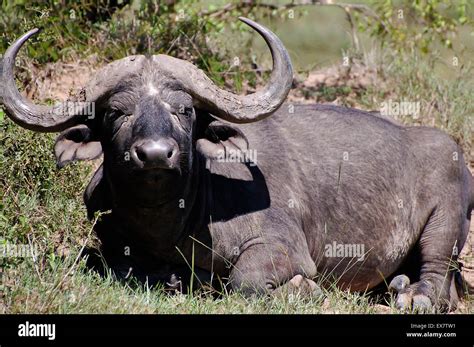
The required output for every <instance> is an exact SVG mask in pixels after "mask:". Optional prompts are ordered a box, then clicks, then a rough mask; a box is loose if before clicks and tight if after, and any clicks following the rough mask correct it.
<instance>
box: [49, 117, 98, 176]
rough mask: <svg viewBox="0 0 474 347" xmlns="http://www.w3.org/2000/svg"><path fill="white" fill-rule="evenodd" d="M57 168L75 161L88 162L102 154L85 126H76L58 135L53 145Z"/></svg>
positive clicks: (89, 130) (90, 131)
mask: <svg viewBox="0 0 474 347" xmlns="http://www.w3.org/2000/svg"><path fill="white" fill-rule="evenodd" d="M54 154H55V155H56V163H57V165H58V167H59V168H62V167H64V166H65V165H66V164H68V163H70V162H73V161H76V160H90V159H94V158H97V157H98V156H99V155H101V154H102V146H101V144H100V142H99V141H97V140H95V139H94V137H93V133H92V130H91V129H90V128H89V127H87V126H86V125H83V124H81V125H77V126H74V127H71V128H69V129H66V130H64V131H63V132H62V133H61V134H59V136H58V138H57V139H56V143H55V145H54Z"/></svg>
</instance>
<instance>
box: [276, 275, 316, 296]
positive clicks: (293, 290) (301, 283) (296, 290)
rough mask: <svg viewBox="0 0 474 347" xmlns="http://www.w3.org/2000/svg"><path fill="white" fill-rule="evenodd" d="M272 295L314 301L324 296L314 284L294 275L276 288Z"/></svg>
mask: <svg viewBox="0 0 474 347" xmlns="http://www.w3.org/2000/svg"><path fill="white" fill-rule="evenodd" d="M273 294H275V295H282V296H288V295H292V296H293V295H300V296H304V297H310V298H315V299H318V298H322V297H323V296H324V294H323V291H322V290H321V288H320V287H319V286H318V285H317V284H316V282H314V281H313V280H310V279H309V278H306V277H304V276H302V275H296V276H295V277H293V278H292V279H291V280H289V281H288V282H287V283H285V284H283V285H282V286H280V287H278V288H276V289H275V290H274V292H273Z"/></svg>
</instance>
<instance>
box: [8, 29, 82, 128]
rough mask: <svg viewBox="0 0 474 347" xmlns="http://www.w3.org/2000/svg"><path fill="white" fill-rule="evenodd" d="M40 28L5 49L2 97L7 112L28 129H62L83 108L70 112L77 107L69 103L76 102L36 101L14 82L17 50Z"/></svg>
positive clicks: (76, 121)
mask: <svg viewBox="0 0 474 347" xmlns="http://www.w3.org/2000/svg"><path fill="white" fill-rule="evenodd" d="M38 32H39V29H33V30H30V31H28V32H27V33H26V34H24V35H23V36H22V37H20V38H19V39H18V40H16V41H15V42H14V43H13V44H12V45H11V46H10V47H9V48H8V49H7V51H6V52H5V55H4V57H3V61H1V64H2V68H1V69H0V73H1V74H0V81H2V84H3V90H1V91H0V101H1V102H2V103H3V105H4V106H5V111H6V114H7V115H8V116H9V117H10V118H11V119H12V120H13V121H15V123H17V124H19V125H20V126H22V127H24V128H26V129H29V130H34V131H40V132H57V131H62V130H64V129H66V128H68V127H70V126H73V125H75V124H77V123H78V122H79V120H78V118H79V117H78V116H77V115H76V113H81V112H71V111H72V110H71V109H76V110H75V111H77V108H76V107H69V106H73V105H70V104H68V103H61V104H57V105H55V106H43V105H35V104H33V103H32V102H30V101H29V100H28V99H25V98H24V97H23V96H22V95H21V94H20V92H19V91H18V88H17V86H16V83H15V75H14V73H13V69H14V67H15V58H16V56H17V54H18V51H19V50H20V48H21V47H22V46H23V44H24V43H25V42H26V40H28V39H29V38H30V37H31V36H33V35H35V34H37V33H38ZM74 106H77V105H74Z"/></svg>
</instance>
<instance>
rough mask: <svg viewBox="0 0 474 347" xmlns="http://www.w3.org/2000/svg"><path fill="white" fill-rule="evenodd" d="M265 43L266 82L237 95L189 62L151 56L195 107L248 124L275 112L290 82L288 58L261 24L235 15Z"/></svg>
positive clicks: (281, 46) (278, 41) (281, 47)
mask: <svg viewBox="0 0 474 347" xmlns="http://www.w3.org/2000/svg"><path fill="white" fill-rule="evenodd" d="M239 19H240V20H241V21H242V22H244V23H245V24H247V25H249V26H250V27H252V28H253V29H255V30H256V31H257V32H258V33H259V34H260V35H261V36H262V37H263V38H264V39H265V41H266V42H267V44H268V46H269V48H270V51H271V53H272V58H273V70H272V73H271V76H270V80H269V81H268V83H267V85H266V86H265V87H264V88H263V89H262V90H260V91H257V92H256V93H253V94H250V95H246V96H240V95H236V94H233V93H230V92H228V91H225V90H223V89H220V88H218V87H217V86H216V85H215V84H214V83H213V82H212V81H211V80H210V79H209V78H208V77H207V76H206V75H205V74H204V73H203V72H202V71H201V70H199V69H198V68H196V67H195V66H194V65H192V64H191V63H188V62H186V61H182V60H180V59H176V58H172V57H169V56H166V55H156V56H153V60H154V62H155V63H156V64H158V66H159V69H160V71H161V72H162V73H164V74H165V75H167V76H168V77H170V78H172V79H175V80H177V81H178V82H180V83H181V84H182V86H183V88H184V89H185V90H186V91H187V92H188V93H189V94H191V95H192V96H193V97H194V99H195V103H196V106H198V107H201V108H203V109H206V110H207V111H209V112H210V113H212V114H213V115H215V116H216V117H218V118H221V119H224V120H226V121H229V122H232V123H251V122H257V121H259V120H262V119H264V118H266V117H268V116H270V115H271V114H272V113H273V112H275V111H276V110H277V109H278V107H279V106H280V105H281V104H282V103H283V101H284V100H285V98H286V96H287V95H288V92H289V91H290V88H291V84H292V82H293V68H292V66H291V60H290V57H289V55H288V52H287V51H286V49H285V47H284V46H283V43H282V42H281V41H280V39H279V38H278V37H277V36H276V35H275V34H274V33H272V32H271V31H270V30H268V29H267V28H265V27H264V26H262V25H260V24H258V23H255V22H254V21H251V20H250V19H247V18H243V17H239Z"/></svg>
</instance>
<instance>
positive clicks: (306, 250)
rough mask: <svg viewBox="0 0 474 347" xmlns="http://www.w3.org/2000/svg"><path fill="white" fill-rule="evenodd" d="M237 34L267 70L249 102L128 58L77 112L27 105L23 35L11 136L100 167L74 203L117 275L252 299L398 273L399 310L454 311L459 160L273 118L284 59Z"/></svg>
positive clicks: (465, 220) (426, 136) (466, 206)
mask: <svg viewBox="0 0 474 347" xmlns="http://www.w3.org/2000/svg"><path fill="white" fill-rule="evenodd" d="M241 20H242V21H243V22H245V23H246V24H247V25H249V26H250V27H252V28H253V29H254V30H256V31H257V32H258V33H259V34H260V35H261V36H262V37H263V38H264V39H265V41H266V43H267V44H268V46H269V48H270V50H271V53H272V57H273V70H272V73H271V77H270V80H269V81H268V83H267V85H266V86H265V87H264V88H263V89H262V90H260V91H257V92H256V93H254V94H250V95H247V96H240V95H235V94H233V93H230V92H228V91H225V90H222V89H220V88H218V87H217V86H216V85H215V84H214V83H213V82H212V81H211V80H210V79H209V78H208V77H207V76H206V75H205V74H204V73H203V72H202V71H201V70H199V69H198V68H196V67H195V66H194V65H192V64H190V63H189V62H186V61H182V60H180V59H176V58H173V57H170V56H166V55H154V56H149V57H146V56H143V55H136V56H129V57H126V58H124V59H121V60H118V61H115V62H112V63H110V64H108V65H107V66H105V67H104V68H103V69H102V70H100V71H99V72H98V73H97V74H96V75H95V76H94V78H92V80H91V81H90V82H89V83H88V85H87V86H86V87H85V88H84V89H82V90H81V91H80V92H79V93H78V94H77V96H76V97H75V98H72V99H71V100H68V101H67V102H63V103H60V104H57V105H55V106H40V105H36V104H34V103H32V102H30V101H29V100H27V99H25V98H24V97H23V96H22V95H21V94H20V93H19V91H18V90H17V87H16V85H15V79H14V73H13V69H14V62H15V57H16V55H17V53H18V50H19V49H20V48H21V47H22V45H23V44H24V43H25V41H26V40H27V39H28V38H30V37H31V36H32V35H34V34H35V33H36V32H37V30H36V29H34V30H32V31H30V32H28V33H27V34H25V35H24V36H22V37H21V38H19V39H18V40H17V41H15V42H14V43H13V44H12V45H11V47H10V48H9V49H8V50H7V51H6V53H5V55H4V59H3V63H2V70H1V71H0V73H1V76H0V78H1V85H2V90H1V93H0V96H1V99H0V101H1V103H2V104H3V106H4V108H5V111H6V114H7V115H8V116H9V117H10V118H11V119H13V120H14V121H15V122H16V123H18V124H19V125H20V126H22V127H24V128H27V129H30V130H33V131H39V132H61V134H60V135H59V137H58V139H57V141H56V144H55V154H56V157H57V162H58V165H59V166H60V167H61V166H63V165H65V164H66V163H68V162H71V161H75V160H86V159H92V158H95V157H97V156H99V155H100V154H101V153H103V155H104V159H103V164H102V166H101V167H100V168H99V169H98V170H97V172H96V173H95V174H94V176H93V178H92V180H91V182H90V183H89V185H88V187H87V189H86V192H85V194H84V198H85V204H86V206H87V210H88V215H89V218H93V217H94V213H95V212H97V211H111V213H109V214H106V215H104V216H103V217H102V218H101V219H100V220H99V222H98V223H97V225H96V232H97V234H98V236H99V238H100V239H101V241H102V253H103V255H104V257H105V259H106V260H107V262H108V264H109V265H110V266H111V267H112V268H113V269H115V271H116V272H117V273H119V274H120V273H122V272H123V273H124V274H126V273H127V272H130V271H132V272H134V273H136V274H137V276H140V274H144V275H145V276H151V277H152V276H154V274H158V275H156V276H158V277H160V276H161V277H162V278H167V279H168V280H169V281H171V282H173V279H174V280H176V278H177V277H176V273H178V274H179V270H177V269H180V268H182V267H187V266H188V265H189V266H191V265H192V266H193V267H194V268H195V269H196V272H200V273H201V274H203V276H204V275H205V274H215V275H216V276H219V277H220V278H224V279H228V283H229V284H230V286H231V287H232V288H233V289H238V290H241V291H242V292H243V293H245V294H247V295H249V294H260V293H274V292H279V293H282V292H285V291H294V290H298V291H307V292H308V291H309V293H314V292H315V291H318V286H317V285H316V283H315V282H313V280H314V279H316V278H317V277H318V276H319V278H322V279H323V280H321V283H323V284H326V283H328V282H331V281H337V284H338V286H339V287H341V288H349V289H350V290H352V291H364V290H367V289H371V288H374V287H375V286H377V285H379V284H380V283H383V281H384V280H386V279H387V278H389V279H390V278H392V277H393V276H394V275H397V276H396V277H394V278H393V280H392V282H391V284H390V286H389V287H390V288H391V289H393V290H395V291H397V292H398V296H397V305H398V306H399V307H400V308H405V309H408V308H410V309H411V308H419V309H428V308H430V307H433V306H434V305H436V306H438V307H442V308H446V307H448V306H449V305H452V304H453V303H454V302H455V300H456V293H455V291H453V288H454V285H453V283H454V281H453V278H454V276H453V268H452V262H454V261H456V255H457V252H453V250H456V249H458V250H460V249H461V248H462V246H463V244H464V241H465V239H466V236H467V233H468V229H469V223H470V211H471V210H472V208H473V205H474V189H473V179H472V176H471V174H470V173H469V172H468V169H467V167H466V165H465V162H464V159H463V155H462V152H461V149H460V148H459V146H458V145H457V144H456V143H455V142H454V141H453V140H452V139H451V138H450V137H449V136H448V135H447V134H445V133H443V132H442V131H439V130H436V129H433V128H428V127H407V126H401V125H399V124H396V123H395V122H393V121H390V120H388V119H385V118H383V117H382V116H380V115H376V114H373V113H368V112H364V111H360V110H356V109H350V108H344V107H338V106H329V105H292V104H283V105H282V103H283V102H284V100H285V98H286V96H287V94H288V91H289V90H290V88H291V85H292V79H293V75H292V66H291V62H290V58H289V55H288V53H287V51H286V49H285V48H284V46H283V44H282V43H281V41H280V40H279V39H278V38H277V37H276V36H275V34H273V33H272V32H271V31H270V30H268V29H267V28H265V27H263V26H261V25H259V24H257V23H255V22H253V21H251V20H249V19H245V18H241ZM270 115H273V116H272V117H269V116H270ZM236 124H238V125H236ZM401 269H403V271H405V270H406V271H408V272H406V273H405V272H403V273H401V272H400V271H401ZM405 274H410V276H411V278H409V277H407V276H406V275H405ZM161 277H160V278H161ZM410 279H411V283H410ZM171 284H172V283H171Z"/></svg>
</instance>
